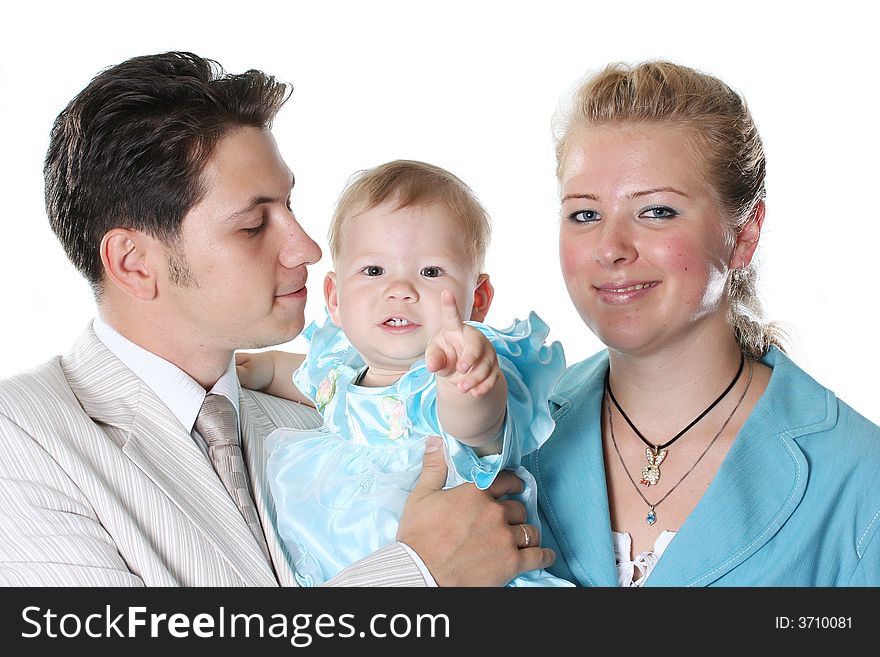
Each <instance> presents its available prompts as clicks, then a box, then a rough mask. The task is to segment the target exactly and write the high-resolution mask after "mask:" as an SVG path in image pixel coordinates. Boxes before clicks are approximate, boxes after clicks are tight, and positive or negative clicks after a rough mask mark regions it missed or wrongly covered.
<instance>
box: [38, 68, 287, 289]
mask: <svg viewBox="0 0 880 657" xmlns="http://www.w3.org/2000/svg"><path fill="white" fill-rule="evenodd" d="M289 95H290V89H289V87H288V86H287V85H285V84H284V83H281V82H277V81H276V80H275V78H274V77H272V76H268V75H265V74H264V73H262V72H260V71H255V70H250V71H247V72H245V73H241V74H238V75H230V74H227V73H226V72H225V71H224V70H223V68H222V67H221V66H220V65H219V64H218V63H217V62H215V61H213V60H210V59H204V58H202V57H198V56H197V55H194V54H192V53H188V52H168V53H163V54H159V55H147V56H142V57H134V58H132V59H129V60H127V61H125V62H123V63H121V64H118V65H116V66H112V67H110V68H108V69H106V70H104V71H102V72H101V73H99V74H98V75H97V76H96V77H95V78H94V79H93V80H92V81H91V82H90V83H89V85H88V86H87V87H86V88H85V89H83V90H82V91H81V92H80V93H79V94H77V95H76V97H74V99H73V100H72V101H70V103H69V104H68V105H67V107H66V108H64V111H62V112H61V114H59V115H58V118H57V119H56V120H55V124H54V126H53V127H52V133H51V138H50V142H49V151H48V153H47V154H46V163H45V167H44V169H43V175H44V177H45V182H46V211H47V213H48V215H49V222H50V224H51V226H52V230H53V231H54V232H55V234H56V235H57V236H58V239H59V240H60V241H61V244H62V246H63V247H64V250H65V252H66V253H67V256H68V258H70V260H71V262H73V264H74V265H75V266H76V268H77V269H79V271H80V272H81V273H82V274H83V275H84V276H85V277H86V279H88V281H89V283H90V284H91V286H92V289H93V290H94V291H95V293H96V294H100V291H101V280H102V275H103V267H102V265H101V258H100V253H99V249H100V243H101V239H102V238H103V237H104V234H105V233H106V232H107V231H108V230H111V229H112V228H116V227H123V228H130V229H135V230H140V231H143V232H145V233H148V234H150V235H153V236H155V237H157V238H159V239H161V240H162V241H163V242H165V243H171V242H172V241H173V240H174V239H176V238H177V237H178V236H179V232H180V224H181V222H182V221H183V217H184V216H185V215H186V213H187V212H188V211H189V210H190V208H192V207H193V206H194V205H195V204H196V203H198V202H199V201H200V200H201V198H202V197H203V195H204V193H205V190H204V189H203V185H202V180H201V172H202V170H203V168H204V166H205V164H206V162H207V161H208V160H209V159H210V157H211V155H212V153H213V152H214V148H215V147H216V145H217V142H218V141H220V139H222V138H223V137H224V136H225V135H226V134H227V133H229V132H230V131H231V130H234V129H236V128H239V127H245V126H249V127H256V128H263V129H268V128H269V127H271V124H272V121H273V119H274V118H275V115H276V114H277V112H278V110H279V109H280V108H281V106H282V105H283V104H284V102H285V101H286V100H287V98H288V97H289Z"/></svg>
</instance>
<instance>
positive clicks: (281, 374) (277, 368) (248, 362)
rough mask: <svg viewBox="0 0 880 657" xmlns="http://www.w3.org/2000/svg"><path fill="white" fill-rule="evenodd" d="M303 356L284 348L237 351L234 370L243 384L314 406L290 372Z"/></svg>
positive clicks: (300, 362) (295, 367)
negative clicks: (279, 349)
mask: <svg viewBox="0 0 880 657" xmlns="http://www.w3.org/2000/svg"><path fill="white" fill-rule="evenodd" d="M303 360H305V355H304V354H292V353H289V352H286V351H261V352H257V353H248V352H237V353H236V354H235V371H236V373H237V374H238V380H239V381H240V382H241V385H242V386H244V387H245V388H250V389H251V390H260V391H262V392H266V393H268V394H270V395H272V396H274V397H281V398H283V399H289V400H291V401H295V402H299V403H300V404H308V405H309V406H314V405H315V404H314V402H312V400H311V399H309V398H308V397H306V396H305V395H304V394H303V393H301V392H300V390H299V388H297V387H296V386H295V385H294V384H293V373H294V372H295V371H296V370H297V368H298V367H299V366H300V365H301V364H302V362H303Z"/></svg>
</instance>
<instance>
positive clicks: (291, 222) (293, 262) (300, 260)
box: [278, 213, 321, 269]
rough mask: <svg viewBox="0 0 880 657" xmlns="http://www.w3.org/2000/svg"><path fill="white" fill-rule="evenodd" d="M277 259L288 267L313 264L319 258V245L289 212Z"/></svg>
mask: <svg viewBox="0 0 880 657" xmlns="http://www.w3.org/2000/svg"><path fill="white" fill-rule="evenodd" d="M283 240H284V242H283V244H282V247H281V251H280V253H279V254H278V259H279V261H280V262H281V264H282V265H283V266H285V267H287V268H289V269H293V268H294V267H299V266H301V265H313V264H315V263H316V262H318V260H320V259H321V247H319V246H318V244H317V242H315V240H313V239H312V238H311V237H309V235H308V233H306V231H305V230H303V227H302V226H301V225H300V224H299V222H298V221H297V220H296V217H294V216H293V214H292V213H291V214H290V216H289V218H288V219H287V221H285V222H284V236H283Z"/></svg>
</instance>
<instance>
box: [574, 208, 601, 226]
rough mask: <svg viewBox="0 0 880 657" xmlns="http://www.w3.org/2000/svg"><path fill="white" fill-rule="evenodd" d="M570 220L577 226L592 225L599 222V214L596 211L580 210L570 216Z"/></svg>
mask: <svg viewBox="0 0 880 657" xmlns="http://www.w3.org/2000/svg"><path fill="white" fill-rule="evenodd" d="M568 219H569V221H572V222H574V223H576V224H591V223H593V222H595V221H599V213H598V212H596V211H595V210H578V211H577V212H572V213H571V214H570V215H568Z"/></svg>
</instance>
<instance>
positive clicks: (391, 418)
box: [382, 395, 409, 440]
mask: <svg viewBox="0 0 880 657" xmlns="http://www.w3.org/2000/svg"><path fill="white" fill-rule="evenodd" d="M382 411H383V412H384V413H385V418H386V419H387V420H388V440H398V439H400V438H403V437H404V436H406V435H408V434H409V431H408V426H407V419H406V410H405V409H404V407H403V402H402V401H400V400H399V399H398V398H397V397H394V396H392V395H388V396H387V397H382Z"/></svg>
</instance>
